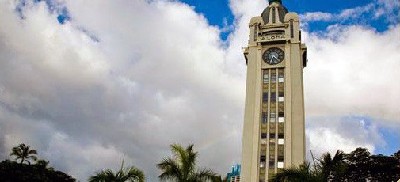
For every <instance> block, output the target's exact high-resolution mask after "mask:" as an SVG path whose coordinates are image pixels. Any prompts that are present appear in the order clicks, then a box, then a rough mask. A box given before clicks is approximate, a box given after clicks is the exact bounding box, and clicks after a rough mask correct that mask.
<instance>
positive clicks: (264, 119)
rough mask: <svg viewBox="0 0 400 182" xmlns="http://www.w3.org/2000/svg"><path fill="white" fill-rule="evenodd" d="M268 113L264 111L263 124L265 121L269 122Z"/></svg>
mask: <svg viewBox="0 0 400 182" xmlns="http://www.w3.org/2000/svg"><path fill="white" fill-rule="evenodd" d="M267 117H268V114H267V113H266V112H263V113H262V118H261V122H262V123H263V124H265V123H267V122H268V118H267Z"/></svg>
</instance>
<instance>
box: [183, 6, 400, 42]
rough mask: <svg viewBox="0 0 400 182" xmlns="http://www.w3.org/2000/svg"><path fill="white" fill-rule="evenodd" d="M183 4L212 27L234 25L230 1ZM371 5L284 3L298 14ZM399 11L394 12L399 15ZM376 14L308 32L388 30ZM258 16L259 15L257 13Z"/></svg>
mask: <svg viewBox="0 0 400 182" xmlns="http://www.w3.org/2000/svg"><path fill="white" fill-rule="evenodd" d="M181 2H184V3H187V4H189V5H190V6H193V7H194V9H195V11H196V12H198V13H201V14H203V15H204V16H205V17H206V18H207V20H208V21H209V23H210V24H211V25H216V26H219V27H224V26H226V25H225V24H224V22H225V21H226V22H227V23H228V24H233V23H234V16H233V14H232V12H231V9H230V7H229V1H228V0H216V1H204V0H181ZM370 3H375V2H374V1H371V0H351V1H348V0H326V1H323V2H321V1H318V2H316V1H299V0H290V1H289V0H287V1H283V4H284V5H285V6H286V7H287V8H288V9H289V11H295V12H297V13H298V14H303V13H309V12H324V13H332V14H335V13H340V12H341V11H343V10H345V9H351V8H355V7H362V6H366V5H368V4H370ZM398 11H399V10H396V12H394V13H395V14H396V13H397V14H398ZM373 13H374V12H368V13H365V14H363V15H362V16H360V17H356V18H353V19H350V20H335V21H328V22H325V21H323V22H321V21H318V22H312V23H310V24H308V26H307V28H308V31H311V32H314V31H324V30H325V29H326V28H327V26H329V25H332V24H342V25H351V24H363V25H368V26H370V27H372V28H375V29H376V30H377V31H379V32H382V31H385V30H387V29H388V26H389V25H390V24H392V23H389V22H388V21H387V20H386V19H385V17H379V18H371V17H372V14H373ZM255 14H257V13H255ZM398 21H399V20H398V19H397V23H398ZM229 33H230V32H222V33H221V38H222V39H224V40H225V39H226V37H227V36H228V34H229Z"/></svg>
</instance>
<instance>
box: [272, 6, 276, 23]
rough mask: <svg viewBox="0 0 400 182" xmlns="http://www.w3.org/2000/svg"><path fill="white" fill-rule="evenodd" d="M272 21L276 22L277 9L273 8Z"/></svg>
mask: <svg viewBox="0 0 400 182" xmlns="http://www.w3.org/2000/svg"><path fill="white" fill-rule="evenodd" d="M272 23H276V10H275V8H272Z"/></svg>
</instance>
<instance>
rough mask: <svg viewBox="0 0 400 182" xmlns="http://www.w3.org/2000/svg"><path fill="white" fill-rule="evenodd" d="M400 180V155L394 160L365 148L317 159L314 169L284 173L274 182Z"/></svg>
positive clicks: (326, 155) (305, 167) (299, 169)
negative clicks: (371, 152)
mask: <svg viewBox="0 0 400 182" xmlns="http://www.w3.org/2000/svg"><path fill="white" fill-rule="evenodd" d="M398 179H400V151H398V152H397V153H395V154H394V155H392V156H383V155H371V154H370V153H369V152H368V150H367V149H365V148H357V149H356V150H354V151H353V152H351V153H349V154H345V153H344V152H343V151H339V150H338V151H337V152H336V154H335V155H334V156H333V157H332V156H331V154H329V153H326V154H324V155H322V156H321V158H319V159H314V166H313V167H310V165H309V164H303V165H300V166H299V167H295V168H290V169H283V170H281V171H280V172H278V173H277V174H276V175H275V176H273V178H271V179H270V181H274V182H283V181H285V182H297V181H311V182H312V181H315V182H319V181H321V182H324V181H366V180H368V181H397V180H398Z"/></svg>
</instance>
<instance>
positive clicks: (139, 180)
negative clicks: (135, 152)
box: [89, 161, 145, 182]
mask: <svg viewBox="0 0 400 182" xmlns="http://www.w3.org/2000/svg"><path fill="white" fill-rule="evenodd" d="M144 179H145V177H144V174H143V172H142V171H141V170H140V169H138V168H136V167H134V166H131V167H129V168H124V161H122V164H121V168H120V169H119V171H117V172H116V173H114V172H113V171H112V170H111V169H106V170H102V171H101V172H99V173H97V174H96V175H94V176H91V177H90V178H89V182H126V181H129V182H144Z"/></svg>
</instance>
